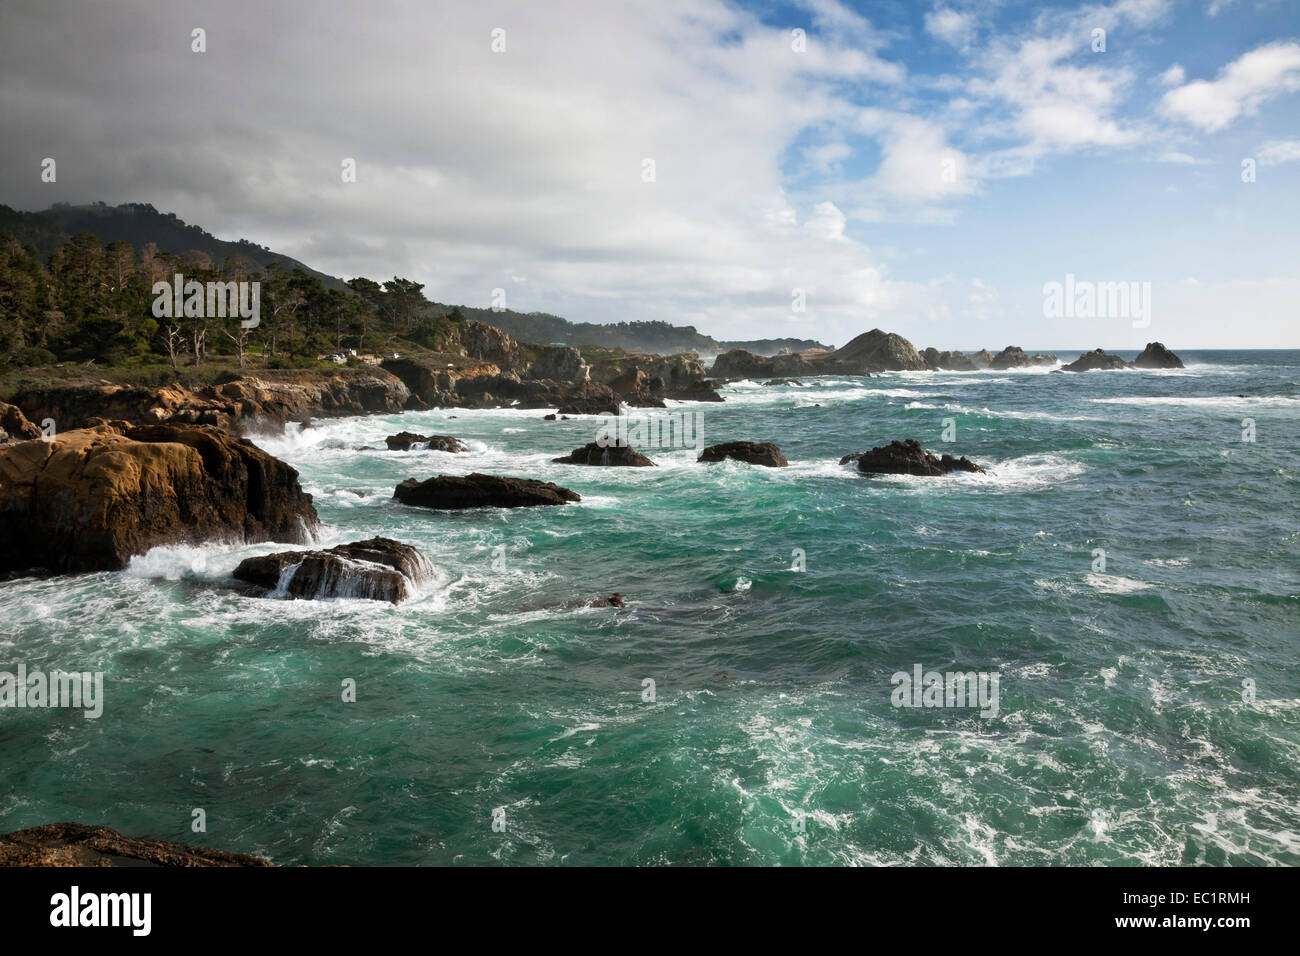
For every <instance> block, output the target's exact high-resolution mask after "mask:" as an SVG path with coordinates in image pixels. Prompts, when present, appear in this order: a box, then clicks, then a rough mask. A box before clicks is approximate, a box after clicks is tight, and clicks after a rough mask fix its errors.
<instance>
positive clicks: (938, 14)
mask: <svg viewBox="0 0 1300 956" xmlns="http://www.w3.org/2000/svg"><path fill="white" fill-rule="evenodd" d="M925 29H926V31H927V32H929V33H930V34H931V35H932V36H935V37H938V38H939V39H940V40H942V41H944V42H945V43H947V44H948V45H950V46H954V47H957V48H958V49H961V48H963V47H966V46H969V45H970V42H971V40H973V39H974V37H975V15H974V14H972V13H969V12H961V11H958V10H953V9H952V8H951V7H936V8H935V9H933V10H931V11H930V12H929V13H927V14H926V15H925Z"/></svg>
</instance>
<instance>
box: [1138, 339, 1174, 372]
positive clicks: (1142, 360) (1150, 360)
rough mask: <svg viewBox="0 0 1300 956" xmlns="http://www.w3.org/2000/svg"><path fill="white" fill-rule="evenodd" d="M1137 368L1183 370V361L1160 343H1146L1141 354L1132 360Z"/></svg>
mask: <svg viewBox="0 0 1300 956" xmlns="http://www.w3.org/2000/svg"><path fill="white" fill-rule="evenodd" d="M1133 364H1134V365H1136V366H1137V367H1138V368H1183V367H1184V366H1183V360H1182V359H1180V358H1179V357H1178V356H1177V355H1175V354H1174V353H1173V352H1171V351H1169V349H1167V348H1165V347H1164V345H1163V344H1161V343H1160V342H1148V343H1147V347H1146V348H1145V349H1143V350H1142V354H1141V355H1139V356H1138V357H1137V358H1136V359H1134V360H1133Z"/></svg>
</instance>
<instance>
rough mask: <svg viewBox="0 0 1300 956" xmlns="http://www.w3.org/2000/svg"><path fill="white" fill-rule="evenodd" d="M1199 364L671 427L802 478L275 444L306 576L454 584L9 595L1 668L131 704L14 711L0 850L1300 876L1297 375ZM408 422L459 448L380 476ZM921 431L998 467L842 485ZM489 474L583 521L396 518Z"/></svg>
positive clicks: (299, 440)
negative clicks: (378, 546)
mask: <svg viewBox="0 0 1300 956" xmlns="http://www.w3.org/2000/svg"><path fill="white" fill-rule="evenodd" d="M1182 357H1183V359H1184V361H1186V362H1187V363H1188V368H1186V369H1181V370H1171V371H1116V372H1089V373H1084V374H1078V375H1071V374H1062V375H1053V374H1050V373H1049V372H1048V371H1047V370H1044V369H1035V370H1028V371H1023V372H1021V371H1010V372H974V373H952V372H937V373H936V372H925V373H886V374H882V375H880V376H877V377H872V378H856V377H831V378H822V379H815V378H809V379H804V380H803V381H804V384H803V385H802V386H785V387H772V388H767V387H763V386H761V385H760V384H759V383H756V382H739V383H735V384H733V385H730V386H727V387H726V388H725V389H723V394H724V395H725V397H726V399H727V400H726V403H725V404H718V405H695V404H681V405H680V406H678V405H676V404H674V403H670V404H674V407H680V408H682V409H684V410H690V411H700V412H702V414H703V419H702V421H703V437H704V441H705V442H706V443H707V444H713V443H718V442H724V441H733V440H749V441H773V442H776V443H777V444H778V445H779V446H780V447H781V449H782V451H783V452H784V454H785V456H786V457H787V458H788V459H789V460H790V467H789V468H785V469H766V468H758V467H752V466H748V465H743V464H740V463H737V462H725V463H722V464H716V465H705V464H697V463H696V462H695V457H696V451H695V450H694V449H649V448H643V449H642V451H644V452H645V453H646V454H648V455H649V456H650V457H651V458H652V459H654V460H655V461H656V462H657V463H658V465H659V467H657V468H608V469H600V468H590V467H581V466H571V465H560V464H554V463H552V462H551V459H552V458H554V457H556V456H559V455H563V454H567V453H568V452H569V451H571V450H572V449H574V448H576V447H578V446H580V445H583V444H586V443H587V442H590V441H593V440H595V438H596V433H597V429H598V427H599V419H597V418H595V417H578V418H573V419H571V420H569V421H554V422H547V421H543V420H542V416H543V414H545V412H544V411H541V410H537V411H515V410H482V411H475V410H465V409H442V410H436V411H430V412H423V413H408V414H405V415H400V416H388V417H368V418H348V419H337V420H321V421H320V422H318V424H317V425H316V426H315V427H312V428H309V429H306V430H299V429H298V428H297V427H296V426H291V430H290V432H289V433H287V434H286V435H284V436H282V437H281V436H277V437H262V438H257V439H256V441H257V444H259V445H260V446H261V447H262V448H264V449H266V450H267V451H268V452H270V453H271V454H273V455H276V456H278V457H280V458H283V459H285V460H286V461H288V462H290V463H291V464H292V465H293V466H294V467H295V468H297V469H299V471H300V472H301V477H302V481H303V484H304V486H305V487H306V489H307V490H308V491H309V492H311V493H312V494H313V495H314V496H315V504H316V507H317V508H318V510H319V512H320V515H321V519H322V523H323V530H322V535H321V543H322V544H324V545H334V544H339V543H343V542H347V541H354V540H359V539H362V538H368V537H371V536H374V535H376V534H378V535H384V536H387V537H392V538H396V539H398V540H401V541H404V542H408V543H410V544H413V545H415V546H417V547H418V548H420V550H421V551H423V553H424V554H425V555H426V556H427V557H428V558H429V560H430V561H431V562H432V564H433V565H434V566H435V567H436V568H437V569H438V574H437V577H436V579H435V581H434V582H433V583H432V584H430V585H429V586H427V587H426V588H425V589H424V590H423V591H422V592H421V593H420V594H419V595H418V596H417V597H416V598H415V599H413V600H411V601H409V602H407V603H405V604H403V605H401V606H398V607H392V606H389V605H387V604H382V603H378V602H369V601H353V600H336V601H318V602H308V601H289V600H274V599H271V600H268V599H261V598H255V597H249V596H246V595H245V594H243V593H242V592H241V591H239V590H238V589H235V588H233V587H231V586H230V572H231V570H233V568H234V567H235V565H236V564H238V562H239V561H240V560H242V559H243V558H245V557H248V556H250V555H253V554H265V553H270V552H273V551H278V550H285V546H277V545H274V544H261V545H252V546H232V545H210V546H205V547H202V548H165V549H156V550H155V551H153V552H151V553H150V554H148V555H146V556H143V557H140V558H138V559H136V560H135V561H134V562H133V564H132V566H131V568H130V569H129V570H127V571H124V572H121V573H113V574H93V575H82V576H77V577H69V578H53V579H34V578H25V579H19V580H13V581H9V582H4V583H0V669H9V670H12V669H13V665H14V664H15V663H16V662H17V661H19V660H21V661H25V662H26V664H27V666H28V667H29V668H31V669H35V668H37V667H40V668H43V669H45V670H47V671H48V670H52V669H54V668H63V669H66V670H79V671H103V672H104V697H105V700H104V712H103V715H102V717H100V718H99V719H97V720H87V719H85V718H84V717H83V716H82V714H81V713H80V712H76V711H68V710H55V709H49V710H5V711H2V712H0V767H2V768H3V773H2V774H0V832H7V831H9V830H15V829H19V828H21V827H26V826H32V825H36V824H40V823H49V822H54V821H60V820H76V821H79V822H84V823H102V824H106V825H108V826H112V827H114V828H115V829H118V830H121V831H122V832H124V833H128V834H133V835H135V834H149V835H153V836H156V837H159V838H163V839H171V840H182V841H186V842H193V843H201V844H207V845H211V846H216V847H220V848H222V849H227V850H238V851H244V852H253V853H260V854H264V855H266V856H269V857H270V858H272V859H273V860H274V861H276V862H277V863H282V864H304V863H305V864H324V863H348V864H446V863H463V864H491V863H494V862H500V863H510V864H571V865H573V864H630V863H636V864H656V863H665V864H669V863H671V864H690V863H739V864H771V863H780V864H830V863H863V864H872V863H880V864H941V863H955V864H1002V865H1014V864H1090V863H1122V864H1149V865H1157V864H1201V863H1208V864H1236V865H1254V864H1292V865H1294V864H1297V863H1300V836H1298V835H1297V834H1298V833H1300V799H1297V798H1298V797H1300V771H1297V767H1300V696H1298V695H1297V690H1296V688H1297V687H1300V654H1298V653H1297V650H1300V597H1298V596H1297V595H1298V593H1300V547H1298V546H1297V544H1298V542H1297V537H1298V536H1300V465H1297V461H1300V429H1298V428H1297V424H1298V420H1300V352H1215V353H1196V352H1185V353H1182ZM947 418H952V419H954V420H955V422H954V424H955V429H956V434H955V440H954V441H952V442H945V441H943V440H942V437H941V436H942V432H943V430H944V427H945V422H944V419H947ZM1243 419H1250V420H1252V421H1253V424H1254V429H1255V439H1256V440H1255V441H1254V442H1248V441H1243V431H1244V429H1245V428H1246V426H1245V425H1244V424H1243ZM403 430H407V431H415V432H421V433H425V434H446V435H454V436H456V437H458V438H460V439H461V440H463V441H465V442H466V443H467V444H468V445H469V446H470V449H471V451H470V452H469V453H467V454H460V455H456V454H450V453H444V452H430V451H413V452H389V451H387V450H383V448H384V444H383V439H384V437H385V436H386V435H390V434H394V433H396V432H398V431H403ZM905 438H916V439H917V440H918V441H920V442H921V443H922V444H923V445H924V446H925V447H927V448H928V449H930V450H931V451H933V452H935V453H936V454H940V453H943V452H948V453H950V454H954V455H967V456H969V457H970V458H972V459H973V460H975V461H976V462H979V463H980V464H983V465H985V466H987V467H988V468H990V469H991V471H992V474H990V475H968V474H958V475H952V476H949V477H946V478H942V479H927V478H910V477H905V476H885V477H870V478H869V477H864V476H861V475H859V474H857V473H856V472H855V471H854V470H853V469H852V467H851V466H840V465H838V464H837V462H838V460H839V458H840V457H841V456H843V455H845V454H848V453H850V452H857V451H862V450H864V449H867V448H870V447H872V446H873V445H880V444H886V443H888V442H889V441H890V440H893V439H905ZM358 446H364V448H359V447H358ZM472 471H479V472H485V473H488V474H501V475H513V476H518V477H528V478H539V479H542V480H545V481H555V482H557V483H559V484H561V485H564V486H565V487H569V488H572V489H574V490H575V491H578V492H579V493H581V494H582V496H583V500H582V502H581V503H579V504H576V505H569V506H565V507H553V508H536V509H515V510H500V511H470V512H461V513H438V512H432V511H427V510H423V509H418V508H408V507H405V506H402V505H399V504H397V503H396V502H394V501H393V500H392V499H391V495H392V493H393V488H394V486H395V485H396V484H397V483H398V482H400V481H402V480H403V479H405V478H409V477H415V478H419V479H423V478H427V477H431V476H433V475H436V474H468V473H470V472H472ZM1098 549H1100V550H1104V552H1105V567H1104V569H1099V568H1098V567H1097V566H1096V563H1095V562H1096V552H1097V550H1098ZM799 553H801V554H802V555H803V563H804V568H805V569H804V570H802V571H796V570H792V566H793V565H795V564H796V562H797V554H799ZM614 591H618V592H621V593H622V594H623V596H624V598H625V599H626V601H627V606H626V607H625V608H623V609H615V608H609V607H605V608H592V607H581V606H579V605H580V604H581V602H582V601H584V600H586V599H589V598H595V597H599V596H602V595H608V594H609V593H611V592H614ZM918 664H919V665H922V667H923V668H924V669H925V670H937V671H963V672H967V671H979V672H992V673H997V674H1000V676H1001V680H1000V706H999V712H998V716H997V717H996V718H993V719H981V718H980V717H979V716H978V715H977V711H975V710H972V709H951V708H938V709H910V708H898V707H895V706H893V704H892V703H891V691H892V690H893V686H892V685H891V675H893V674H895V673H896V672H900V671H906V672H910V671H911V670H912V668H913V666H914V665H918ZM349 678H350V679H353V680H355V681H356V686H357V701H356V703H352V704H345V703H343V702H342V701H341V699H340V694H341V683H342V681H344V680H345V679H349ZM647 678H649V679H651V680H653V681H654V689H655V693H654V700H653V701H646V700H643V693H644V687H643V681H644V680H645V679H647ZM1248 680H1249V681H1253V682H1254V685H1253V686H1254V689H1255V695H1256V696H1255V700H1254V702H1253V703H1250V702H1246V701H1243V681H1248ZM199 807H201V808H203V809H204V810H205V811H206V816H207V832H206V833H205V834H196V833H193V832H192V831H191V830H190V822H191V819H192V817H191V814H192V811H193V809H194V808H199ZM499 808H504V809H505V827H504V830H503V831H498V830H494V829H493V826H492V823H493V813H494V811H496V810H498V809H499Z"/></svg>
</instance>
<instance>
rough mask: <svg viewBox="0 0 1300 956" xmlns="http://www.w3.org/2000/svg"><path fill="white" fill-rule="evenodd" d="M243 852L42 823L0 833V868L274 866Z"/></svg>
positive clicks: (79, 825)
mask: <svg viewBox="0 0 1300 956" xmlns="http://www.w3.org/2000/svg"><path fill="white" fill-rule="evenodd" d="M274 865H275V864H274V863H272V862H271V861H270V860H267V859H264V858H262V857H260V856H251V855H250V854H247V853H230V852H228V851H226V850H214V849H210V848H209V847H203V846H193V845H191V844H189V843H173V842H171V841H168V840H155V839H152V838H151V837H128V836H123V835H122V834H121V833H118V832H117V831H116V830H111V829H109V828H108V827H98V826H89V825H87V824H84V823H47V824H45V825H43V826H37V827H28V828H27V829H25V830H15V831H14V832H13V833H0V866H58V867H63V866H77V867H81V866H167V867H191V866H274Z"/></svg>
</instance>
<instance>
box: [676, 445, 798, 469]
mask: <svg viewBox="0 0 1300 956" xmlns="http://www.w3.org/2000/svg"><path fill="white" fill-rule="evenodd" d="M725 458H734V459H735V460H736V461H743V462H747V463H749V464H751V465H765V466H766V467H768V468H785V467H786V466H787V465H789V464H790V463H789V462H788V461H786V460H785V455H783V454H781V449H780V448H777V447H776V445H774V444H773V443H772V442H770V441H765V442H752V441H731V442H725V443H723V444H721V445H710V446H709V447H708V448H706V449H704V451H702V452H700V457H699V458H698V459H696V460H697V461H722V460H723V459H725Z"/></svg>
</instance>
